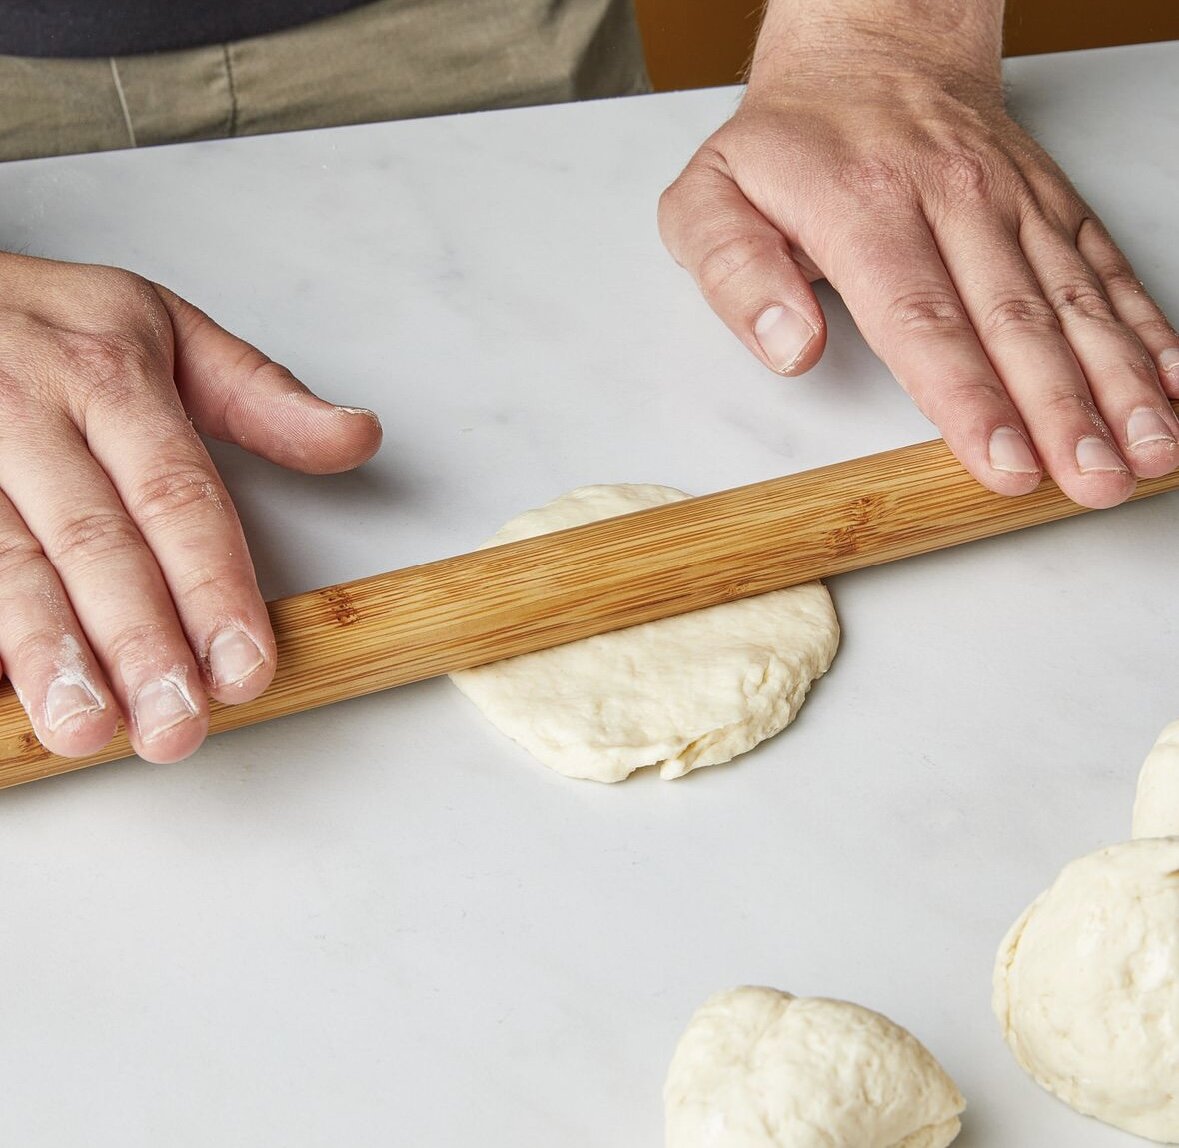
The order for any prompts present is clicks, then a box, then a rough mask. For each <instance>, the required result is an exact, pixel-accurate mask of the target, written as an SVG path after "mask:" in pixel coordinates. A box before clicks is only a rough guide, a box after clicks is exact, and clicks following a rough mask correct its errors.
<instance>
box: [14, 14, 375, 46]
mask: <svg viewBox="0 0 1179 1148" xmlns="http://www.w3.org/2000/svg"><path fill="white" fill-rule="evenodd" d="M362 3H365V0H171V2H170V3H169V2H168V0H0V55H6V56H70V57H78V56H134V55H138V54H140V53H142V52H167V51H172V50H174V49H177V48H197V47H200V46H202V45H205V44H223V43H226V42H227V41H230V40H242V39H245V38H246V37H247V36H261V35H264V34H265V33H267V32H277V31H278V30H279V29H280V28H293V27H294V26H295V25H297V24H306V23H308V22H309V21H311V20H318V19H320V18H321V17H324V16H331V15H334V14H336V13H338V12H345V11H347V10H348V9H349V8H359V7H360V6H361V4H362Z"/></svg>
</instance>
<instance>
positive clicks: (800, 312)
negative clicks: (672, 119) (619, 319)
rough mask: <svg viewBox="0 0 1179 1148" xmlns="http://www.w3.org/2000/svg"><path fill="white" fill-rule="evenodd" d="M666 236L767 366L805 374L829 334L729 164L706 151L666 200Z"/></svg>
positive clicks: (786, 252)
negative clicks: (734, 176) (733, 174)
mask: <svg viewBox="0 0 1179 1148" xmlns="http://www.w3.org/2000/svg"><path fill="white" fill-rule="evenodd" d="M659 233H660V235H661V236H662V237H663V242H664V245H665V246H666V247H667V249H668V251H670V252H671V255H672V257H673V258H674V259H675V261H676V262H677V263H679V264H680V265H681V266H682V267H684V268H686V269H687V271H688V272H689V273H690V274H691V276H692V278H693V279H695V280H696V284H697V286H698V287H699V288H700V291H701V293H702V294H703V296H704V298H705V299H706V300H707V302H708V305H709V306H710V307H711V308H712V309H713V310H714V311H715V312H716V313H717V315H719V316H720V318H721V320H722V321H723V322H724V323H725V325H726V326H727V327H728V328H729V330H730V331H732V332H733V334H734V335H736V336H737V338H738V339H740V340H741V342H743V343H744V344H745V345H746V346H747V347H748V348H749V349H750V350H751V351H752V352H753V353H754V354H755V355H756V356H757V357H758V358H759V359H761V361H762V362H763V363H765V364H766V366H767V367H769V368H770V369H771V370H773V371H777V372H778V373H779V374H782V375H800V374H802V372H803V371H807V370H809V369H810V368H811V367H813V366H814V365H815V363H817V362H818V361H819V356H820V355H822V353H823V346H824V344H825V343H826V340H827V328H826V324H825V322H824V321H823V312H822V309H821V308H820V307H819V301H818V299H816V298H815V293H814V291H813V290H811V286H810V283H808V282H807V277H806V276H805V275H804V274H803V272H802V271H801V270H800V269H799V266H798V264H797V263H796V262H795V261H794V259H793V258H792V256H791V254H790V247H789V244H788V243H787V242H786V239H785V238H784V236H783V235H782V233H781V232H780V231H779V230H778V229H777V228H776V227H774V226H773V224H771V223H770V222H769V221H768V220H767V219H766V218H765V216H764V215H762V214H761V212H760V211H758V210H757V208H756V207H754V206H753V204H751V203H750V202H749V200H748V199H746V198H745V196H744V194H743V193H742V191H741V189H740V188H739V187H738V186H737V184H736V182H735V181H734V180H733V177H732V175H731V174H730V173H729V170H728V166H727V164H726V163H725V161H724V159H723V158H722V157H721V156H720V155H719V154H717V153H715V152H712V151H711V150H705V149H702V150H701V151H699V152H697V153H696V155H695V156H694V157H693V158H692V160H691V162H690V163H689V164H688V166H687V167H686V168H685V169H684V170H683V172H682V173H681V174H680V176H679V178H678V179H676V181H675V182H674V183H673V184H672V185H671V186H670V187H668V188H667V190H666V191H665V192H664V193H663V195H662V196H661V198H660V200H659Z"/></svg>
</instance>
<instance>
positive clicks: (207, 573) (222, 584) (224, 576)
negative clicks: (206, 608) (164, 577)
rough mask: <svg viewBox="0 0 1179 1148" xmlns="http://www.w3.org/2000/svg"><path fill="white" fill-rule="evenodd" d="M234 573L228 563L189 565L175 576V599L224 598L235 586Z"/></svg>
mask: <svg viewBox="0 0 1179 1148" xmlns="http://www.w3.org/2000/svg"><path fill="white" fill-rule="evenodd" d="M234 575H235V571H234V570H233V569H232V568H231V566H230V565H229V564H218V565H208V564H199V565H194V566H191V567H189V568H187V569H185V570H182V571H180V573H179V574H177V575H176V576H175V592H174V596H175V598H176V599H177V601H187V600H191V599H194V598H201V597H208V596H212V597H214V598H216V599H218V600H224V599H225V598H227V597H228V596H229V594H230V592H231V591H232V590H233V589H235V588H236V587H235V578H234Z"/></svg>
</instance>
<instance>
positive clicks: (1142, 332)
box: [1133, 314, 1179, 347]
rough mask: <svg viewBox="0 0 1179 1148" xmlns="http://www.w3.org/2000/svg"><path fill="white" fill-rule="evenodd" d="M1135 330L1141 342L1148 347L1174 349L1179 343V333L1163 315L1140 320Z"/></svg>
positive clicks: (1135, 324) (1134, 325)
mask: <svg viewBox="0 0 1179 1148" xmlns="http://www.w3.org/2000/svg"><path fill="white" fill-rule="evenodd" d="M1133 328H1134V334H1135V335H1137V336H1138V339H1139V341H1140V342H1141V343H1142V344H1143V345H1144V346H1147V347H1173V346H1175V345H1176V344H1177V343H1179V333H1177V332H1176V331H1175V328H1174V327H1172V326H1171V324H1170V323H1169V322H1167V320H1166V319H1165V318H1164V317H1163V316H1162V315H1161V314H1158V315H1152V316H1151V317H1150V318H1149V319H1139V320H1137V321H1136V322H1135V323H1134V324H1133Z"/></svg>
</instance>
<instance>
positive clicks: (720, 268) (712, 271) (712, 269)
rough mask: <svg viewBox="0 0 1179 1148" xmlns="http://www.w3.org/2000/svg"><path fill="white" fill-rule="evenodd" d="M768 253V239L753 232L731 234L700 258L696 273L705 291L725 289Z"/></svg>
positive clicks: (715, 292) (710, 292) (712, 293)
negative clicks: (766, 241) (749, 233)
mask: <svg viewBox="0 0 1179 1148" xmlns="http://www.w3.org/2000/svg"><path fill="white" fill-rule="evenodd" d="M764 254H765V242H764V240H761V239H758V238H756V237H754V236H751V235H730V236H728V237H726V238H725V239H722V240H721V241H720V242H719V243H717V244H716V245H715V246H713V247H710V248H709V249H708V250H707V251H706V252H705V253H704V255H703V256H702V257H701V259H700V263H699V266H698V267H697V268H696V277H697V279H698V281H699V283H700V289H701V290H702V291H703V292H704V293H705V295H715V294H719V293H720V292H722V291H723V290H724V289H725V287H726V286H727V285H728V284H729V283H730V282H732V280H733V279H734V278H736V277H737V276H740V275H741V274H742V273H743V272H745V271H748V270H749V268H750V267H752V266H753V265H754V264H755V263H757V262H758V261H759V260H760V259H762V258H763V256H764Z"/></svg>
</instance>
